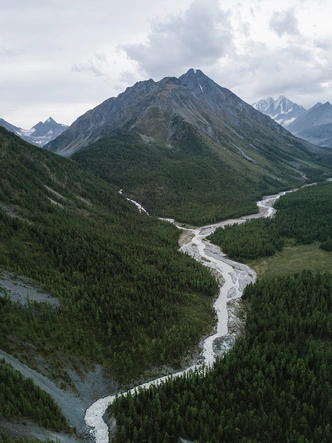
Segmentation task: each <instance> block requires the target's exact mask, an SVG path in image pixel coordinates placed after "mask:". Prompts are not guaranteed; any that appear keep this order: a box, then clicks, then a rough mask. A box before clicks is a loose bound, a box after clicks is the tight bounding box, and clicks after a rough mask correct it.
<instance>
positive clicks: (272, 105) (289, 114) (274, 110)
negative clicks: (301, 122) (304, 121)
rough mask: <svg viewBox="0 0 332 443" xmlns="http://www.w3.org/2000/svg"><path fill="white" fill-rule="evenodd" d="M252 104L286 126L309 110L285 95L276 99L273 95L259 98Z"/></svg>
mask: <svg viewBox="0 0 332 443" xmlns="http://www.w3.org/2000/svg"><path fill="white" fill-rule="evenodd" d="M252 106H253V107H254V108H255V109H257V110H258V111H259V112H262V113H263V114H265V115H268V116H269V117H271V118H272V119H273V120H275V121H276V122H277V123H279V125H282V126H283V127H284V128H287V127H288V126H289V125H290V124H291V123H292V122H294V121H295V120H296V119H297V118H298V117H300V116H301V115H303V114H305V113H306V112H307V111H306V110H305V109H304V108H303V107H302V106H299V105H297V104H296V103H293V102H292V101H291V100H289V99H288V98H287V97H284V96H283V95H282V96H280V97H279V98H278V99H277V100H274V99H273V98H272V97H268V98H266V99H263V100H259V101H258V102H256V103H254V104H253V105H252Z"/></svg>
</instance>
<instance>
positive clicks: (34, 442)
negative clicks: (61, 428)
mask: <svg viewBox="0 0 332 443" xmlns="http://www.w3.org/2000/svg"><path fill="white" fill-rule="evenodd" d="M52 442H53V440H49V439H46V441H45V443H52ZM0 443H41V440H39V439H37V438H30V437H23V438H15V439H13V438H11V437H10V436H9V435H8V434H6V433H5V432H2V431H1V429H0Z"/></svg>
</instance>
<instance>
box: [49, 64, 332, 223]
mask: <svg viewBox="0 0 332 443" xmlns="http://www.w3.org/2000/svg"><path fill="white" fill-rule="evenodd" d="M46 148H47V149H49V150H51V151H54V152H56V153H58V154H61V155H63V156H71V157H72V158H73V159H74V160H75V161H77V162H79V163H80V164H81V165H82V166H83V167H84V168H86V169H87V170H89V171H90V172H93V173H94V174H96V175H99V176H100V177H102V178H103V179H104V180H107V181H109V182H111V183H112V184H115V185H116V186H118V188H119V189H120V188H123V191H124V194H125V195H126V196H127V197H129V198H132V199H133V200H136V201H138V202H140V203H141V204H142V205H143V206H144V207H145V208H146V209H147V210H148V211H149V213H150V214H152V215H157V216H162V217H174V218H176V219H177V220H179V221H186V222H190V223H194V224H205V223H208V222H210V221H216V220H221V219H224V218H228V217H231V216H235V215H242V214H243V213H244V212H248V211H250V212H255V211H256V206H255V200H256V199H257V198H259V197H260V196H261V195H262V193H269V192H274V191H276V190H277V189H281V188H283V189H284V188H287V187H292V186H298V185H299V184H301V183H303V182H304V181H305V178H304V177H307V179H308V180H311V179H314V180H316V179H319V178H320V177H322V174H324V164H326V165H327V168H329V167H330V166H331V159H330V157H329V155H331V153H326V152H325V151H324V150H322V149H321V148H317V147H316V146H314V145H311V144H310V143H307V142H305V141H303V140H299V139H297V138H296V137H294V136H293V135H292V134H290V133H289V132H288V131H287V130H286V129H284V128H283V127H282V126H280V125H278V124H277V123H276V122H274V121H273V120H272V119H271V118H269V117H268V116H266V115H263V114H262V113H260V112H259V111H257V110H256V109H254V108H253V107H252V106H250V105H248V104H247V103H245V102H244V101H243V100H241V99H240V98H239V97H237V96H236V95H235V94H233V93H232V92H231V91H229V90H228V89H226V88H223V87H221V86H219V85H218V84H216V83H215V82H214V81H213V80H211V79H210V78H209V77H207V76H206V75H205V74H204V73H203V72H202V71H200V70H193V69H190V70H189V71H188V72H187V73H186V74H184V75H182V76H181V77H179V78H175V77H166V78H164V79H162V80H161V81H159V82H155V81H153V80H147V81H142V82H138V83H136V84H135V85H134V86H132V87H129V88H127V89H126V90H125V91H124V92H123V93H121V94H120V95H119V96H118V97H116V98H114V97H113V98H110V99H108V100H106V101H104V102H103V103H101V104H100V105H99V106H97V107H96V108H94V109H92V110H90V111H88V112H86V113H85V114H84V115H82V116H81V117H79V118H78V119H77V120H76V121H75V122H74V123H73V124H72V125H71V126H70V127H69V128H68V129H67V130H66V131H65V132H63V133H62V134H61V135H60V136H59V137H57V138H56V139H55V140H53V141H52V142H50V143H48V144H47V145H46ZM326 156H327V158H325V157H326ZM328 170H329V169H328ZM239 203H240V204H239Z"/></svg>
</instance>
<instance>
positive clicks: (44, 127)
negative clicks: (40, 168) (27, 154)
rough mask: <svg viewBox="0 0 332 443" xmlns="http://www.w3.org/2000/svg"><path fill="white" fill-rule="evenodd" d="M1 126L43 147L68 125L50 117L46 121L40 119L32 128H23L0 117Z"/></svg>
mask: <svg viewBox="0 0 332 443" xmlns="http://www.w3.org/2000/svg"><path fill="white" fill-rule="evenodd" d="M0 126H2V127H4V128H6V129H8V131H11V132H14V134H16V135H18V136H19V137H21V138H22V139H23V140H25V141H27V142H29V143H31V144H33V145H35V146H39V147H43V146H44V145H46V144H47V143H49V142H50V141H52V140H54V139H55V138H56V137H58V136H59V135H60V134H61V133H62V132H63V131H65V130H66V129H67V128H68V126H67V125H64V124H62V123H57V122H56V121H55V120H54V119H53V118H52V117H49V118H48V119H47V120H45V121H44V122H42V121H40V122H38V123H37V124H36V125H34V126H33V127H32V128H31V129H23V128H19V127H17V126H14V125H12V124H11V123H8V122H7V121H6V120H4V119H3V118H0Z"/></svg>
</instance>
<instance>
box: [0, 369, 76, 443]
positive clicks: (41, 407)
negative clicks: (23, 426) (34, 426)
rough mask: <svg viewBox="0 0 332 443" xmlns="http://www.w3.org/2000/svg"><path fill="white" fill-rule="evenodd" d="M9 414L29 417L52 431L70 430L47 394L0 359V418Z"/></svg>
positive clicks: (9, 415)
mask: <svg viewBox="0 0 332 443" xmlns="http://www.w3.org/2000/svg"><path fill="white" fill-rule="evenodd" d="M13 417H15V418H27V419H31V420H34V421H35V422H37V423H38V424H39V425H40V426H44V427H45V428H48V429H54V430H56V431H65V432H69V431H70V427H69V425H68V423H67V421H66V419H65V417H64V416H63V414H62V412H61V410H60V409H59V407H58V405H57V404H56V403H55V402H54V400H53V399H52V398H51V397H50V395H49V394H47V393H46V392H44V391H43V390H42V389H40V388H39V387H38V386H36V385H35V384H34V383H33V381H32V379H31V378H24V377H23V376H22V375H21V373H20V372H18V371H15V370H14V369H13V367H12V366H11V365H9V364H8V363H6V362H5V360H0V419H1V418H13ZM0 441H1V437H0Z"/></svg>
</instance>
